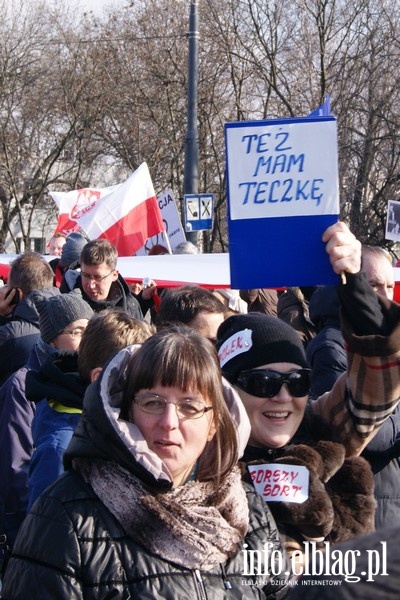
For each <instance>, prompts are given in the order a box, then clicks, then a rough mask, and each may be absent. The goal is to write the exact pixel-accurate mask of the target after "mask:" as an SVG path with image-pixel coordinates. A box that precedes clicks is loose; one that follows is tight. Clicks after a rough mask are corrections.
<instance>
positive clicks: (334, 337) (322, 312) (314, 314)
mask: <svg viewBox="0 0 400 600" xmlns="http://www.w3.org/2000/svg"><path fill="white" fill-rule="evenodd" d="M310 318H311V320H312V322H313V323H314V325H315V328H316V331H317V334H316V336H315V337H314V338H313V339H312V340H311V341H310V342H309V344H308V345H307V348H306V356H307V362H308V364H309V366H310V368H311V372H312V377H311V387H310V399H313V398H318V396H321V395H322V394H323V393H324V392H327V391H329V390H331V389H332V388H333V385H334V383H335V381H336V379H338V377H340V375H341V374H342V373H344V372H345V371H346V369H347V353H346V349H345V344H344V339H343V335H342V332H341V330H340V301H339V297H338V294H337V291H336V287H335V286H333V285H326V286H321V287H318V288H317V289H316V290H315V292H314V293H313V294H312V296H311V299H310Z"/></svg>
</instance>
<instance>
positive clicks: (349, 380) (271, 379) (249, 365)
mask: <svg viewBox="0 0 400 600" xmlns="http://www.w3.org/2000/svg"><path fill="white" fill-rule="evenodd" d="M323 240H324V241H325V242H326V250H327V252H328V253H329V256H330V261H331V264H332V267H333V269H334V270H335V272H336V273H338V274H345V278H344V279H345V283H344V282H343V281H342V282H341V283H339V284H338V286H337V287H338V294H339V296H340V299H341V307H342V331H343V335H344V337H345V339H346V342H347V346H348V365H349V366H348V371H347V373H346V374H343V377H342V378H341V379H339V380H338V381H337V382H336V384H335V386H334V387H333V389H332V390H331V391H330V392H327V393H326V394H324V395H323V396H321V397H320V398H318V399H316V400H315V401H314V402H310V401H309V400H308V394H309V390H310V384H311V377H312V373H311V371H310V369H309V368H308V364H307V360H306V355H305V352H304V346H303V344H302V341H301V339H300V337H299V336H298V334H297V332H296V331H295V330H294V328H292V327H291V326H290V325H287V324H286V323H284V322H283V321H281V320H280V319H278V318H276V317H272V316H268V315H264V314H261V313H249V314H247V315H237V316H232V317H230V318H228V319H226V320H225V321H224V322H223V323H222V324H221V325H220V327H219V330H218V333H217V337H218V342H217V348H218V353H219V358H220V364H221V368H222V372H223V375H224V376H225V377H226V378H227V379H228V381H229V382H230V383H231V384H232V385H233V386H234V387H235V389H236V390H237V391H238V393H239V395H240V397H241V399H242V401H243V403H244V406H245V408H246V410H247V413H248V416H249V419H250V422H251V434H250V440H249V444H248V446H247V448H246V450H245V452H244V456H243V462H244V463H245V464H246V471H245V473H246V474H245V478H246V479H247V480H249V481H252V483H253V485H254V486H255V487H256V489H257V490H258V491H259V493H260V495H261V496H262V497H263V498H264V500H265V501H266V502H267V503H268V505H269V507H270V509H271V511H272V513H273V515H274V517H275V520H276V522H277V525H278V527H279V528H280V531H281V533H282V535H283V536H284V539H285V542H286V547H287V549H288V550H289V551H290V554H291V555H292V556H294V555H296V557H297V558H298V562H300V563H301V562H302V561H303V560H304V556H303V553H305V552H306V548H307V544H308V546H309V547H308V550H310V547H311V546H310V543H312V544H314V546H313V547H316V548H319V547H322V548H324V549H326V547H327V546H326V543H327V542H329V544H333V543H336V542H338V541H342V540H346V539H349V538H352V537H354V536H355V535H357V534H361V533H366V532H369V531H371V530H373V523H374V510H375V505H376V503H375V499H374V496H373V478H372V472H371V469H370V467H369V465H368V463H367V462H366V461H365V460H364V459H363V458H361V457H359V456H358V455H359V454H360V452H361V450H362V449H363V447H364V446H365V445H366V444H367V442H368V440H369V439H371V438H372V437H373V434H374V432H375V430H376V428H378V427H379V426H380V425H381V424H382V422H383V421H384V420H385V418H386V417H388V416H389V415H390V413H391V412H392V410H393V407H394V406H395V404H396V403H397V399H398V395H399V394H398V389H399V383H400V382H399V355H400V353H399V350H400V338H399V325H398V324H399V322H400V321H399V317H400V307H399V305H396V304H394V303H390V301H388V300H387V299H384V300H378V298H377V295H376V294H374V292H373V290H372V288H370V286H369V285H368V283H367V280H366V278H365V275H364V273H363V272H362V271H360V250H361V246H360V244H359V242H358V241H357V240H356V239H355V237H354V236H353V235H352V234H351V232H350V231H349V230H348V228H347V227H346V226H345V225H344V224H343V223H340V222H339V223H337V224H335V225H333V226H332V227H330V228H328V229H327V230H326V232H325V233H324V237H323ZM342 279H343V278H342ZM346 456H347V457H348V458H346ZM304 468H305V469H306V470H305V471H304ZM302 469H303V470H302ZM303 474H304V478H303V479H301V478H302V477H303ZM300 480H301V484H300V483H299V482H300ZM292 484H293V485H292Z"/></svg>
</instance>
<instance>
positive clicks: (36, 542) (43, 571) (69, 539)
mask: <svg viewBox="0 0 400 600" xmlns="http://www.w3.org/2000/svg"><path fill="white" fill-rule="evenodd" d="M55 531H56V532H57V533H56V538H57V539H55ZM49 548H51V550H52V551H51V553H50V552H49ZM81 573H82V565H81V557H80V547H79V540H78V537H77V535H76V532H75V530H74V526H73V522H72V519H71V518H70V516H69V515H68V513H67V511H66V509H65V507H64V506H63V505H62V504H61V503H60V502H59V501H58V500H57V498H55V497H52V496H51V495H50V496H45V497H42V498H40V499H39V500H38V502H36V504H35V505H34V507H33V509H32V511H31V512H30V513H29V514H28V516H27V517H26V519H25V520H24V522H23V524H22V527H21V529H20V531H19V534H18V537H17V540H16V542H15V546H14V548H13V554H12V557H11V559H10V562H9V564H8V566H7V570H6V573H5V576H4V580H3V588H2V596H1V597H2V599H3V600H11V599H12V600H26V598H27V594H28V596H29V598H30V599H31V600H54V599H55V598H59V599H60V600H61V599H62V598H65V599H66V598H68V600H82V599H83V589H82V584H81ZM28 590H29V592H28Z"/></svg>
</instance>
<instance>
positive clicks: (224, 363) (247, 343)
mask: <svg viewBox="0 0 400 600" xmlns="http://www.w3.org/2000/svg"><path fill="white" fill-rule="evenodd" d="M217 338H218V342H217V350H218V357H219V360H220V364H221V368H222V372H223V374H224V376H225V377H226V378H227V379H228V381H230V382H231V383H235V382H236V380H237V377H238V375H239V373H240V372H241V371H246V370H248V369H255V368H257V367H261V366H262V365H267V364H269V363H276V362H289V363H294V364H296V365H299V366H300V367H303V368H307V367H308V364H307V359H306V354H305V351H304V346H303V343H302V341H301V339H300V336H299V335H298V333H297V332H296V330H295V329H294V328H293V327H291V325H288V324H287V323H285V322H284V321H282V320H281V319H278V317H272V316H270V315H265V314H263V313H256V312H254V313H248V314H244V315H233V316H232V317H228V319H226V320H225V321H223V322H222V323H221V325H220V326H219V329H218V333H217Z"/></svg>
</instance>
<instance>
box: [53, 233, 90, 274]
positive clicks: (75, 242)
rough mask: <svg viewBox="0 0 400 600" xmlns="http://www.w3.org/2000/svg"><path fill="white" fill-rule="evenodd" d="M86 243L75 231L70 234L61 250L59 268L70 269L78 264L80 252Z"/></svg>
mask: <svg viewBox="0 0 400 600" xmlns="http://www.w3.org/2000/svg"><path fill="white" fill-rule="evenodd" d="M86 243H87V240H86V239H85V238H84V237H83V235H81V234H80V233H78V232H77V231H74V232H72V233H70V234H69V236H68V237H67V241H66V242H65V244H64V246H63V247H62V250H61V257H60V267H62V268H63V269H70V268H74V267H75V266H76V265H77V264H79V261H80V256H81V252H82V250H83V248H84V246H85V245H86Z"/></svg>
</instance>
